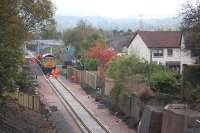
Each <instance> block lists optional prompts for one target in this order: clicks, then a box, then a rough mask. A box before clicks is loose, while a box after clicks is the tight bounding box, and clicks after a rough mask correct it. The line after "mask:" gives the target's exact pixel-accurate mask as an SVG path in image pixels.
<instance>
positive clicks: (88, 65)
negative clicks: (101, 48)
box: [84, 59, 97, 71]
mask: <svg viewBox="0 0 200 133" xmlns="http://www.w3.org/2000/svg"><path fill="white" fill-rule="evenodd" d="M84 67H85V69H86V70H89V71H95V70H97V61H96V60H94V59H87V60H86V61H85V63H84Z"/></svg>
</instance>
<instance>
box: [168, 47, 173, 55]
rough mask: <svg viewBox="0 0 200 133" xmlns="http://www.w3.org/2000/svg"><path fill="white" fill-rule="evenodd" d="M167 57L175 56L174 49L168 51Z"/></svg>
mask: <svg viewBox="0 0 200 133" xmlns="http://www.w3.org/2000/svg"><path fill="white" fill-rule="evenodd" d="M167 55H168V56H173V49H171V48H169V49H167Z"/></svg>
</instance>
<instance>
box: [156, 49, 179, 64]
mask: <svg viewBox="0 0 200 133" xmlns="http://www.w3.org/2000/svg"><path fill="white" fill-rule="evenodd" d="M167 49H168V48H163V57H154V56H153V55H152V61H155V62H158V63H161V64H163V65H165V64H166V62H167V61H180V48H172V50H173V54H172V56H168V54H167Z"/></svg>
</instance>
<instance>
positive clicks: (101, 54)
mask: <svg viewBox="0 0 200 133" xmlns="http://www.w3.org/2000/svg"><path fill="white" fill-rule="evenodd" d="M87 55H88V57H89V58H93V59H96V60H97V62H98V63H99V65H102V66H105V64H106V63H107V62H108V61H109V60H111V59H112V58H114V57H116V52H115V50H114V48H111V47H110V48H105V47H103V45H102V44H101V42H99V41H96V44H95V46H94V47H92V48H90V49H89V50H88V53H87Z"/></svg>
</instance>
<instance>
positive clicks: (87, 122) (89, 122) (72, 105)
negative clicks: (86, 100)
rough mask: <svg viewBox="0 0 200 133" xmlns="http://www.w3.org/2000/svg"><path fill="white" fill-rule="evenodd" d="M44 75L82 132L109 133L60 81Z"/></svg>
mask: <svg viewBox="0 0 200 133" xmlns="http://www.w3.org/2000/svg"><path fill="white" fill-rule="evenodd" d="M44 77H45V79H46V80H47V81H48V82H49V84H50V85H51V87H52V89H53V91H54V92H55V93H56V95H57V96H58V97H59V99H60V100H61V102H62V104H63V105H64V106H65V108H66V110H67V111H68V112H69V113H70V114H71V115H72V117H73V119H74V120H75V122H76V123H77V124H78V126H79V127H80V129H81V130H82V131H83V132H84V133H110V131H109V130H108V129H107V128H105V126H104V125H102V124H101V122H99V121H98V120H97V119H96V118H95V117H94V116H93V115H92V114H91V113H90V112H89V111H88V110H87V108H86V107H85V106H84V105H83V104H82V103H81V102H80V101H79V100H78V99H77V98H76V97H75V96H74V95H73V94H72V93H71V92H70V91H69V90H68V88H67V87H66V86H65V85H64V84H63V83H62V82H61V81H59V80H58V79H56V78H52V77H46V76H45V75H44Z"/></svg>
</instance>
